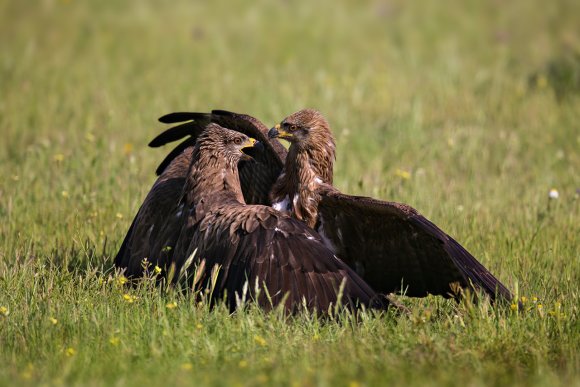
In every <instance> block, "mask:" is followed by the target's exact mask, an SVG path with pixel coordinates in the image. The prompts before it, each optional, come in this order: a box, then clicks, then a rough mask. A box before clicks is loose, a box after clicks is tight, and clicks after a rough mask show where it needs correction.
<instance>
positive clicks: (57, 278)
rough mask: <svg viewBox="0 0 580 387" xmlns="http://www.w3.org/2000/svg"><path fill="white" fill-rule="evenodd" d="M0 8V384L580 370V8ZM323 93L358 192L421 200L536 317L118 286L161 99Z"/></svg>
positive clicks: (501, 380) (538, 378)
mask: <svg viewBox="0 0 580 387" xmlns="http://www.w3.org/2000/svg"><path fill="white" fill-rule="evenodd" d="M0 11H1V12H0V21H1V22H0V44H1V47H2V50H1V52H0V60H1V63H0V84H1V90H2V97H1V99H0V131H1V133H2V141H1V142H0V176H2V184H0V364H1V366H0V385H15V384H18V385H27V384H28V385H38V384H45V385H57V384H66V385H109V384H116V385H140V384H161V383H167V384H173V385H261V384H271V385H349V386H359V385H360V386H363V385H385V384H387V383H390V384H396V385H466V384H469V385H508V384H509V385H526V386H529V385H580V373H579V371H578V370H579V369H580V355H579V353H580V326H579V322H578V305H579V295H580V290H579V286H578V284H579V283H580V259H579V254H578V253H579V251H580V243H579V242H580V237H579V235H580V218H579V211H578V208H579V203H580V200H579V198H578V195H579V194H578V187H579V183H580V182H579V181H578V170H579V169H580V152H578V149H579V148H580V136H579V134H578V122H580V114H579V113H578V112H580V98H579V96H578V94H579V93H580V90H578V87H577V85H578V83H577V82H578V81H577V79H578V78H574V77H578V75H577V74H580V64H579V63H578V59H575V58H579V56H578V52H580V36H579V35H578V33H577V26H578V22H579V21H580V20H579V16H578V15H580V6H579V4H578V2H574V1H565V0H562V1H554V2H542V3H540V2H535V1H533V2H528V1H523V0H522V1H513V2H510V3H506V4H504V3H502V2H495V1H491V2H477V1H466V2H462V1H445V2H443V3H441V2H435V1H425V2H416V3H410V2H404V1H398V0H393V1H376V2H365V3H364V4H362V3H359V2H354V1H341V2H332V1H322V2H319V3H317V5H313V4H309V3H307V2H302V1H278V2H266V1H258V2H257V3H253V4H247V3H246V2H242V1H233V2H216V3H213V4H212V5H211V6H210V5H209V3H208V4H205V3H191V2H188V1H181V0H180V1H175V2H171V3H164V2H153V1H136V0H129V1H125V2H113V1H99V2H96V1H95V2H81V1H74V0H69V1H64V0H43V1H41V0H38V1H35V2H15V1H8V0H0ZM554 74H555V75H554ZM575 82H576V83H575ZM303 107H314V108H317V109H319V110H321V111H322V112H323V113H324V114H325V115H326V116H327V117H328V118H329V120H330V123H331V125H332V127H333V129H334V132H335V134H336V137H337V143H338V160H337V166H336V178H335V182H336V185H337V186H338V187H339V188H340V189H341V190H343V191H345V192H349V193H353V194H365V195H370V196H374V197H380V198H384V199H389V200H397V201H402V202H406V203H409V204H411V205H413V206H414V207H416V208H417V209H419V210H420V211H421V212H422V213H423V214H425V215H426V216H428V217H429V218H430V219H432V220H433V221H434V222H435V223H437V224H439V225H440V226H441V227H442V228H443V229H444V230H446V231H447V232H449V233H450V234H451V235H453V236H455V237H456V239H458V240H459V241H460V242H461V243H462V244H464V245H465V246H466V247H467V248H468V249H469V250H470V251H471V252H472V253H473V254H474V255H475V256H477V257H478V258H479V259H480V260H481V261H482V262H483V263H484V264H485V265H486V266H487V267H488V268H490V269H491V271H492V272H493V273H495V274H496V275H497V276H498V277H499V278H500V279H501V280H502V281H503V282H504V283H506V284H507V285H508V286H509V287H510V288H511V289H513V290H514V291H515V292H516V294H517V295H518V297H522V296H523V297H526V302H525V306H526V308H525V309H526V311H524V312H516V311H514V310H511V309H510V308H509V307H507V308H491V307H490V306H489V305H488V304H486V303H483V304H481V305H478V306H472V305H463V304H462V305H455V304H454V303H452V302H449V301H445V300H440V299H437V298H427V299H422V300H408V299H404V300H403V301H404V302H405V303H406V304H407V305H409V306H410V307H411V309H412V310H413V314H412V315H411V316H395V315H393V314H387V315H374V314H372V313H365V314H363V316H362V318H361V321H358V322H357V321H354V320H353V319H352V318H351V317H350V316H348V315H346V314H345V315H340V316H337V317H336V319H335V320H336V321H334V320H333V321H320V320H319V319H316V318H314V317H313V316H307V315H304V316H297V317H294V318H289V319H286V318H283V317H282V316H280V314H277V313H271V314H264V313H262V312H261V311H259V310H256V309H253V308H251V307H250V308H248V310H245V311H243V312H241V313H236V314H234V315H231V316H230V315H229V314H228V313H227V312H226V311H225V310H224V309H223V308H218V309H216V310H214V311H211V312H210V311H209V310H208V308H207V305H205V304H203V303H202V304H196V303H195V301H194V300H193V299H192V297H188V296H187V295H183V294H179V293H175V292H174V291H171V290H169V291H165V290H164V289H159V288H155V287H153V286H151V285H150V284H149V283H148V282H145V283H144V284H142V286H141V287H139V288H138V289H135V290H128V289H127V288H125V287H124V286H122V285H121V284H120V279H119V277H118V276H117V275H116V274H115V273H114V271H113V270H112V257H113V256H114V254H115V253H116V250H117V248H118V246H119V245H120V242H121V240H122V238H123V236H124V233H125V232H126V230H127V228H128V226H129V223H130V221H131V218H132V216H133V215H134V214H135V212H136V211H137V208H138V207H139V204H140V203H141V201H142V199H143V197H144V196H145V194H146V192H147V190H148V189H149V187H150V186H151V184H152V182H153V180H154V174H153V171H154V168H155V166H156V163H158V162H159V161H160V160H161V158H162V157H163V155H164V152H166V150H165V149H164V150H150V149H147V148H146V144H147V142H148V141H149V140H150V139H151V138H152V137H153V136H154V135H155V134H157V133H158V132H159V131H160V130H161V129H162V128H161V126H160V125H158V124H157V123H156V122H155V120H156V118H157V117H158V116H160V115H162V114H164V113H167V112H171V111H177V110H197V111H206V110H209V109H212V108H223V109H230V110H233V111H240V112H247V113H250V114H253V115H255V116H257V117H260V118H261V119H262V120H263V121H264V122H266V123H267V124H269V125H270V124H274V123H276V122H278V121H279V120H280V119H281V118H282V117H284V116H285V115H287V114H289V113H291V112H293V111H296V110H298V109H300V108H303ZM551 188H556V189H557V190H558V192H559V198H558V199H553V200H550V199H549V198H548V192H549V190H550V189H551Z"/></svg>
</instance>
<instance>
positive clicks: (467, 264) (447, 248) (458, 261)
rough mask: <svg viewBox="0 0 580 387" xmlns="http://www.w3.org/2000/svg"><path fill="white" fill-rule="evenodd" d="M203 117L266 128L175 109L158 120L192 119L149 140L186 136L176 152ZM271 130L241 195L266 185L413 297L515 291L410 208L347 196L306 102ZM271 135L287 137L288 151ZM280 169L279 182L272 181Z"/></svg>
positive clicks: (366, 269)
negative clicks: (304, 107) (335, 179)
mask: <svg viewBox="0 0 580 387" xmlns="http://www.w3.org/2000/svg"><path fill="white" fill-rule="evenodd" d="M207 117H212V118H211V119H212V120H214V122H215V121H216V120H218V119H221V120H223V119H226V117H227V119H228V120H230V122H228V123H227V124H225V125H228V126H229V127H231V128H234V129H235V130H239V131H242V132H244V133H249V132H248V122H251V124H250V126H251V127H252V128H254V129H253V130H254V131H256V128H259V129H257V132H258V134H259V135H260V136H263V134H264V133H265V132H266V131H267V129H266V128H265V126H264V125H263V124H261V123H259V121H258V120H256V119H254V118H252V117H249V116H245V115H239V114H235V113H229V112H224V111H214V112H212V113H211V114H209V115H208V114H204V113H173V114H170V115H167V116H164V117H162V118H161V119H160V120H161V121H162V122H167V123H173V122H180V121H184V120H193V121H190V122H187V123H186V124H182V125H180V126H178V127H176V128H172V129H169V130H167V131H165V132H164V133H162V134H160V135H159V136H158V137H157V138H156V140H154V141H153V142H152V143H151V145H152V146H158V145H163V144H166V143H168V142H171V141H175V140H177V139H180V138H182V137H185V136H187V135H191V138H189V139H187V140H186V141H184V142H183V143H182V145H180V146H178V148H176V149H177V151H179V152H181V151H182V149H184V147H183V144H189V145H190V144H192V143H194V142H195V138H196V136H197V135H198V133H199V131H200V130H201V129H200V128H201V127H202V125H203V124H204V123H205V121H204V120H206V119H207ZM218 117H219V118H218ZM269 134H270V137H271V138H272V139H271V141H272V142H271V144H270V146H267V147H266V149H265V151H264V152H263V154H261V155H259V157H260V162H259V163H255V164H253V163H252V164H248V165H246V166H245V167H240V168H239V169H240V180H241V184H242V187H244V186H246V187H248V186H249V187H251V188H252V191H251V193H247V192H250V191H249V190H248V188H246V190H243V192H244V197H246V201H247V202H248V203H253V202H254V201H253V200H255V198H261V199H262V201H261V203H266V204H268V203H269V201H268V200H267V199H264V198H265V197H266V196H267V195H268V193H269V192H270V191H271V192H270V195H271V198H272V205H273V206H274V208H276V209H278V210H286V211H288V212H290V214H292V216H293V217H296V218H297V219H300V220H302V221H304V222H305V223H306V224H308V225H310V226H311V227H314V228H315V229H317V230H318V231H319V232H320V233H321V234H322V235H323V237H324V239H323V240H324V241H325V243H326V244H327V246H329V247H330V248H331V249H332V250H333V251H334V252H336V254H337V255H338V256H339V257H340V258H341V259H343V260H344V261H345V262H346V263H347V264H349V265H350V266H351V267H352V268H354V269H356V271H357V272H358V273H359V274H360V275H361V276H362V277H363V278H364V279H365V280H366V281H367V282H368V283H369V284H370V285H371V286H372V287H373V288H374V289H375V290H377V291H379V292H381V293H390V292H401V291H402V292H404V293H405V294H406V295H408V296H415V297H422V296H425V295H427V294H435V295H442V296H444V297H458V296H459V290H460V288H463V289H465V288H470V289H471V288H475V289H477V290H480V291H483V292H485V293H486V294H488V295H489V296H490V298H491V299H492V300H494V299H495V298H496V295H497V296H499V297H500V298H503V299H508V300H509V299H511V298H512V296H511V293H510V292H509V291H508V290H507V288H506V287H505V286H504V285H503V284H502V283H501V282H499V281H498V280H497V279H496V278H495V277H494V276H493V275H492V274H491V273H490V272H489V271H488V270H487V269H486V268H485V267H483V265H481V264H480V263H479V262H478V261H477V260H476V259H475V258H474V257H473V256H472V255H471V254H470V253H469V252H467V251H466V250H465V249H464V248H463V247H462V246H461V245H460V244H459V243H457V242H456V241H455V240H454V239H453V238H451V237H450V236H449V235H447V234H446V233H444V232H443V231H442V230H440V229H439V228H438V227H437V226H436V225H434V224H433V223H432V222H430V221H429V220H428V219H426V218H424V217H423V216H421V215H420V214H419V213H418V212H417V211H416V210H415V209H413V208H412V207H409V206H407V205H405V204H401V203H394V202H384V201H380V200H376V199H372V198H367V197H358V196H350V195H345V194H341V193H340V192H339V191H337V190H336V189H335V188H333V187H332V185H331V184H332V175H333V164H334V160H335V143H334V138H333V136H332V133H331V131H330V127H329V125H328V122H327V121H326V119H325V118H324V117H323V116H322V115H321V114H320V113H319V112H317V111H315V110H310V109H307V110H302V111H299V112H297V113H294V114H292V115H291V116H289V117H287V118H286V119H284V120H283V121H282V122H281V123H280V124H279V125H277V126H276V127H275V128H272V129H271V130H270V131H269ZM276 137H280V138H284V139H286V140H288V141H290V143H291V145H290V149H289V152H288V154H287V155H286V152H285V150H284V149H283V148H282V147H281V146H280V144H279V143H278V142H277V141H276V140H275V138H276ZM260 139H262V138H261V137H260ZM180 147H182V149H180ZM185 148H186V147H185ZM179 152H176V151H173V152H171V153H170V155H169V156H168V157H167V158H166V159H165V160H164V163H162V165H161V166H160V168H158V171H159V170H163V168H162V167H163V165H164V164H165V165H168V164H170V163H171V162H172V160H178V158H175V156H176V154H179ZM284 161H285V164H284V168H282V167H281V164H282V163H283V162H284ZM262 164H265V165H262ZM242 171H244V172H245V173H242ZM264 171H267V173H266V174H265V173H264ZM254 173H256V174H257V175H259V176H262V175H264V176H267V177H268V178H267V179H265V178H260V179H258V180H259V181H260V182H262V184H247V182H245V179H246V178H247V176H252V175H253V174H254ZM278 175H279V178H278V179H277V181H276V183H275V184H270V183H273V180H276V179H273V176H278ZM161 176H163V174H162V175H161ZM161 176H160V178H161ZM144 205H145V204H144ZM134 223H135V222H134ZM130 232H131V231H130ZM121 250H123V249H121ZM121 267H123V266H122V265H121Z"/></svg>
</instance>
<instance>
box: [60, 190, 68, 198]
mask: <svg viewBox="0 0 580 387" xmlns="http://www.w3.org/2000/svg"><path fill="white" fill-rule="evenodd" d="M60 194H61V195H62V197H63V198H65V199H68V191H62V192H61V193H60Z"/></svg>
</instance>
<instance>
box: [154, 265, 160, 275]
mask: <svg viewBox="0 0 580 387" xmlns="http://www.w3.org/2000/svg"><path fill="white" fill-rule="evenodd" d="M153 271H154V272H155V274H161V268H160V267H159V266H157V265H155V269H153Z"/></svg>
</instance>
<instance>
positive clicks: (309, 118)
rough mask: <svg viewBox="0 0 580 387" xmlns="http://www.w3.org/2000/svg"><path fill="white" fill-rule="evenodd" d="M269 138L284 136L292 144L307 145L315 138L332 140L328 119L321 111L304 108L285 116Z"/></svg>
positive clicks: (271, 131) (271, 130) (272, 130)
mask: <svg viewBox="0 0 580 387" xmlns="http://www.w3.org/2000/svg"><path fill="white" fill-rule="evenodd" d="M268 137H269V138H282V139H284V140H287V141H289V142H290V143H291V144H297V145H306V144H307V143H309V142H310V141H312V140H313V139H314V138H319V139H326V140H329V139H330V140H332V141H333V142H334V139H333V138H332V133H331V132H330V127H329V125H328V121H326V119H325V118H324V116H323V115H322V114H320V112H319V111H316V110H313V109H303V110H300V111H298V112H296V113H293V114H291V115H289V116H288V117H286V118H284V119H283V120H282V122H280V123H279V124H278V125H276V126H274V127H273V128H272V129H270V131H269V132H268Z"/></svg>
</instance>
